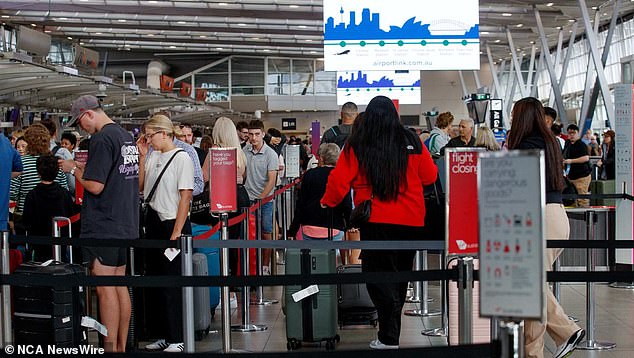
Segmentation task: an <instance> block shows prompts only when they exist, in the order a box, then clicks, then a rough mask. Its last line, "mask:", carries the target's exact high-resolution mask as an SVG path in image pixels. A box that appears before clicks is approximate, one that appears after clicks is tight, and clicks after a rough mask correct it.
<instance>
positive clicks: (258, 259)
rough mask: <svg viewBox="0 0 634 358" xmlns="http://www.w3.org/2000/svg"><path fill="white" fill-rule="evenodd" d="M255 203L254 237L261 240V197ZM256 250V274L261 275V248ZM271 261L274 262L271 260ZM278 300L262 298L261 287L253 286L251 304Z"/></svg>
mask: <svg viewBox="0 0 634 358" xmlns="http://www.w3.org/2000/svg"><path fill="white" fill-rule="evenodd" d="M256 203H257V205H258V210H257V219H256V220H255V232H256V238H255V239H256V240H258V241H260V240H262V225H261V223H262V199H257V200H256ZM256 252H257V254H256V255H255V267H256V272H257V273H258V276H262V249H261V248H258V249H257V251H256ZM273 263H275V262H274V261H273ZM278 302H279V301H277V300H269V299H264V293H263V287H262V286H258V287H256V288H255V301H252V302H251V304H252V305H256V306H267V305H272V304H274V303H278Z"/></svg>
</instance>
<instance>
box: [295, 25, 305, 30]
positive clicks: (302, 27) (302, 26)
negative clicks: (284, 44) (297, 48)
mask: <svg viewBox="0 0 634 358" xmlns="http://www.w3.org/2000/svg"><path fill="white" fill-rule="evenodd" d="M297 27H299V28H300V29H305V28H307V27H308V26H306V25H299V26H297Z"/></svg>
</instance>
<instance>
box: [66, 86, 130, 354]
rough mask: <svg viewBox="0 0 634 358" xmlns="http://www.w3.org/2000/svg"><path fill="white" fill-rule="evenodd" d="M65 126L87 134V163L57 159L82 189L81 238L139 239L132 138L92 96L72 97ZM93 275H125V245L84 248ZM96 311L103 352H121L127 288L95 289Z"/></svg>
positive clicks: (127, 318)
mask: <svg viewBox="0 0 634 358" xmlns="http://www.w3.org/2000/svg"><path fill="white" fill-rule="evenodd" d="M70 114H71V120H70V122H69V126H72V125H75V124H78V125H79V126H80V127H81V128H82V129H83V130H85V131H86V132H88V133H90V134H91V135H92V137H91V138H90V147H89V149H88V161H87V163H86V164H85V165H83V164H81V163H78V162H75V161H73V160H64V161H60V166H61V168H62V169H63V170H64V172H67V173H71V174H74V175H75V177H76V178H77V179H78V180H79V182H80V183H81V185H82V186H83V187H84V201H83V205H82V210H81V237H82V238H85V239H137V238H138V236H139V151H138V149H137V147H136V143H135V142H134V139H133V138H132V136H131V135H130V134H129V133H128V132H127V131H126V130H125V129H123V128H122V127H121V126H119V125H118V124H116V123H114V122H113V121H112V120H111V119H110V118H109V117H108V116H107V115H106V113H105V112H104V111H103V109H102V108H101V104H100V102H99V100H98V99H97V98H96V97H94V96H90V95H85V96H81V97H79V98H78V99H76V100H75V101H74V102H73V104H72V107H71V110H70ZM84 259H88V262H89V265H90V270H91V274H92V275H94V276H124V275H125V272H126V264H127V248H125V247H84ZM97 298H98V299H99V314H100V317H101V321H102V323H103V324H104V325H105V326H106V328H107V329H108V336H107V337H104V348H105V350H106V351H107V352H125V347H126V340H127V337H128V326H129V324H130V307H131V305H130V295H129V293H128V288H127V287H125V286H117V287H112V286H109V287H102V286H99V287H97Z"/></svg>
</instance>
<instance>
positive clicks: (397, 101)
mask: <svg viewBox="0 0 634 358" xmlns="http://www.w3.org/2000/svg"><path fill="white" fill-rule="evenodd" d="M392 103H394V107H396V112H398V113H399V114H400V113H401V108H400V105H399V100H398V99H393V100H392Z"/></svg>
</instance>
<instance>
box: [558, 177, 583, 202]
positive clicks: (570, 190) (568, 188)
mask: <svg viewBox="0 0 634 358" xmlns="http://www.w3.org/2000/svg"><path fill="white" fill-rule="evenodd" d="M561 193H562V194H564V195H577V194H579V193H578V192H577V188H576V187H575V186H574V184H572V182H571V181H570V179H568V177H564V190H563V191H562V192H561ZM562 201H563V204H564V206H573V205H575V202H576V200H575V199H563V200H562Z"/></svg>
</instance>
